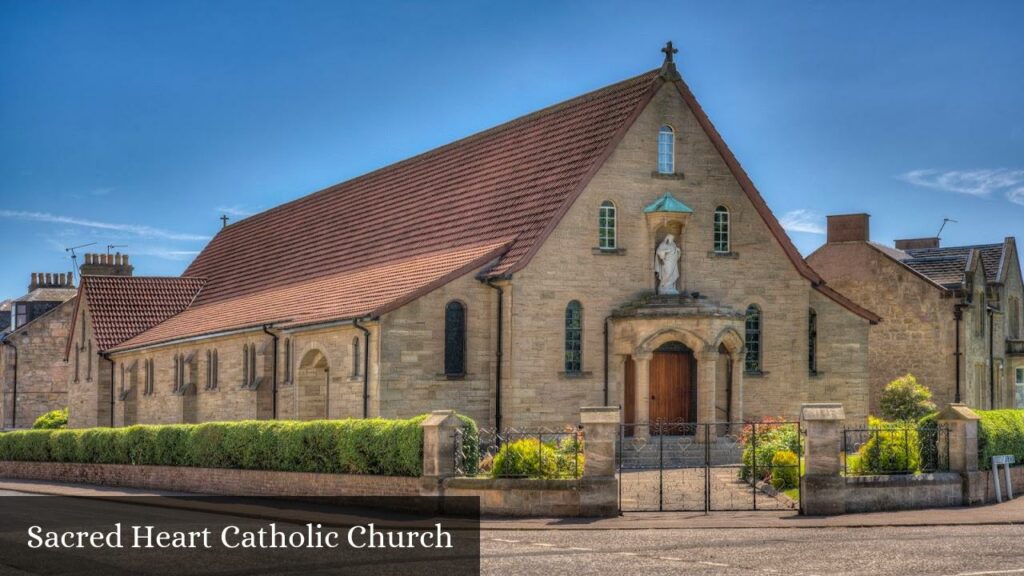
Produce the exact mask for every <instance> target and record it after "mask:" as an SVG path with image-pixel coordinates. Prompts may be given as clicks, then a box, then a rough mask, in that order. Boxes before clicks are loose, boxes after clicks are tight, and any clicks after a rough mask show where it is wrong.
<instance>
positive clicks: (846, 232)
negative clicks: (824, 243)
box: [828, 214, 871, 244]
mask: <svg viewBox="0 0 1024 576" xmlns="http://www.w3.org/2000/svg"><path fill="white" fill-rule="evenodd" d="M870 219H871V215H870V214H837V215H834V216H829V217H828V243H829V244H832V243H834V242H867V241H868V240H871V230H870V226H869V222H868V221H869V220H870Z"/></svg>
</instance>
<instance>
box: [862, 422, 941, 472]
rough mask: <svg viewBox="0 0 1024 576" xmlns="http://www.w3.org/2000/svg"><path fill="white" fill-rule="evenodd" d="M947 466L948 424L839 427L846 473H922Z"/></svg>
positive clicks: (939, 469) (939, 470)
mask: <svg viewBox="0 0 1024 576" xmlns="http://www.w3.org/2000/svg"><path fill="white" fill-rule="evenodd" d="M946 470H949V428H948V427H945V426H938V425H932V426H916V425H913V424H891V425H886V426H883V427H873V428H847V429H846V430H844V431H843V472H844V474H846V475H847V476H868V475H888V474H924V473H929V472H942V471H946Z"/></svg>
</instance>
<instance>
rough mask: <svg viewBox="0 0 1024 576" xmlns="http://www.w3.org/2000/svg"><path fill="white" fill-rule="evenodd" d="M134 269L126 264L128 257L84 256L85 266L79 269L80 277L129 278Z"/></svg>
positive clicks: (109, 255) (119, 254)
mask: <svg viewBox="0 0 1024 576" xmlns="http://www.w3.org/2000/svg"><path fill="white" fill-rule="evenodd" d="M134 269H135V268H134V267H133V266H132V265H131V264H129V263H128V255H127V254H121V253H120V252H118V253H116V254H86V255H85V264H82V267H81V268H80V269H79V272H80V273H81V274H82V276H131V275H132V271H133V270H134Z"/></svg>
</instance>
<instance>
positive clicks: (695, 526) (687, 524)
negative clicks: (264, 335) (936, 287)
mask: <svg viewBox="0 0 1024 576" xmlns="http://www.w3.org/2000/svg"><path fill="white" fill-rule="evenodd" d="M0 490H7V491H13V492H20V493H29V494H50V495H56V496H74V497H85V498H88V497H111V496H115V497H133V496H196V494H187V493H182V492H164V491H156V490H141V489H134V488H110V487H105V486H91V485H86V484H65V483H57V482H47V481H36V480H6V479H5V480H0ZM155 501H156V500H155V499H154V502H155ZM163 505H166V506H171V507H188V508H191V509H195V510H200V511H217V512H224V513H232V514H238V515H241V516H248V517H258V518H269V519H276V520H289V521H300V520H301V521H303V522H305V521H307V517H303V518H294V517H289V516H286V515H285V514H288V513H287V512H281V511H278V510H276V509H273V508H262V507H258V506H252V505H248V504H224V503H216V504H215V503H208V502H203V501H201V500H200V501H191V500H168V501H166V503H165V504H163ZM991 525H1024V497H1021V498H1017V499H1015V500H1011V501H1008V502H1004V503H1002V504H990V505H986V506H973V507H957V508H932V509H928V510H905V511H898V512H873V513H865V514H844V515H839V516H800V515H798V514H796V513H795V512H794V511H790V510H785V511H779V510H769V511H757V512H753V511H749V512H711V513H709V514H704V513H701V512H635V513H627V514H623V515H621V516H618V517H614V518H497V517H485V518H483V519H482V521H481V524H480V528H481V530H483V531H500V530H507V531H525V530H539V531H549V530H706V529H751V530H765V529H780V528H865V527H915V526H991ZM1022 572H1024V571H1022Z"/></svg>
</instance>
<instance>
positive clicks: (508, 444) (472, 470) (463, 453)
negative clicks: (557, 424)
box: [454, 426, 584, 479]
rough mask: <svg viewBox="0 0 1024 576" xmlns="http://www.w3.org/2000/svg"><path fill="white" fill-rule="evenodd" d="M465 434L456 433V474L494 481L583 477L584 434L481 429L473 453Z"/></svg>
mask: <svg viewBox="0 0 1024 576" xmlns="http://www.w3.org/2000/svg"><path fill="white" fill-rule="evenodd" d="M468 440H469V439H468V438H467V434H466V431H465V430H464V429H462V428H459V429H456V430H455V449H454V458H455V473H456V474H457V475H459V476H477V475H485V476H490V477H492V478H545V479H574V478H579V477H581V476H582V475H583V467H584V461H583V460H584V459H583V430H582V429H581V428H580V427H579V426H567V427H565V428H563V429H561V430H559V429H552V428H519V429H517V428H505V429H503V430H501V431H498V430H496V429H494V428H480V429H479V439H478V442H477V444H476V446H475V448H476V449H474V447H473V446H469V445H468V442H467V441H468Z"/></svg>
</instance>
